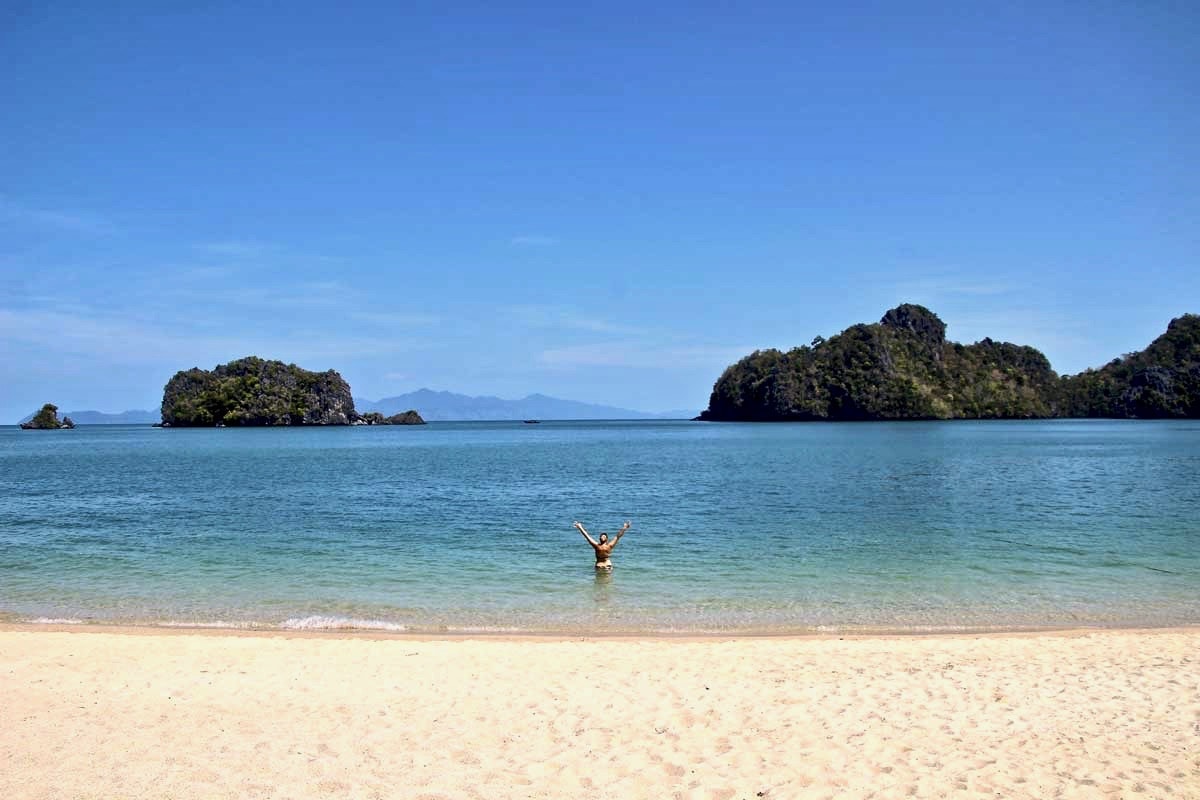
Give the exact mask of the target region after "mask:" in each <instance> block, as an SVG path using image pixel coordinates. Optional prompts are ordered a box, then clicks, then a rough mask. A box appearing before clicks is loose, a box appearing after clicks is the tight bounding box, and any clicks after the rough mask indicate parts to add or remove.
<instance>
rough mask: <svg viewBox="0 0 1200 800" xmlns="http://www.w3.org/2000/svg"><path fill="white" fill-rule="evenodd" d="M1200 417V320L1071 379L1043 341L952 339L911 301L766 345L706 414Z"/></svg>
mask: <svg viewBox="0 0 1200 800" xmlns="http://www.w3.org/2000/svg"><path fill="white" fill-rule="evenodd" d="M1087 416H1091V417H1155V418H1166V417H1197V416H1200V317H1198V316H1196V315H1194V314H1189V315H1185V316H1183V317H1180V318H1178V319H1175V320H1172V321H1171V324H1170V326H1169V327H1168V328H1167V332H1166V333H1164V334H1163V335H1162V336H1160V337H1159V338H1158V339H1156V340H1155V341H1154V342H1153V343H1152V344H1151V345H1150V346H1149V347H1147V348H1146V350H1144V351H1142V352H1140V353H1132V354H1130V355H1127V356H1125V357H1123V358H1119V359H1116V360H1115V361H1113V362H1111V363H1110V364H1108V365H1107V366H1105V367H1103V368H1101V369H1100V370H1088V371H1087V372H1084V373H1081V374H1079V375H1074V376H1068V377H1062V378H1060V377H1059V376H1058V375H1057V374H1056V373H1055V372H1054V370H1053V369H1051V367H1050V362H1049V361H1048V360H1047V359H1046V357H1045V356H1044V355H1042V353H1040V352H1039V351H1037V350H1035V349H1034V348H1032V347H1023V346H1020V345H1015V344H1010V343H1008V342H994V341H992V340H991V339H983V340H982V341H980V342H976V343H975V344H970V345H963V344H957V343H954V342H947V341H946V326H945V324H944V323H943V322H942V321H941V320H940V319H939V318H938V316H937V315H936V314H934V313H933V312H932V311H930V310H929V309H927V308H924V307H922V306H918V305H911V304H905V305H901V306H898V307H896V308H894V309H892V310H890V311H888V312H887V313H886V314H884V315H883V318H882V319H881V320H880V321H879V322H878V323H876V324H874V325H864V324H860V325H853V326H851V327H850V328H847V329H846V330H845V331H843V332H842V333H840V334H838V335H836V336H833V337H830V338H829V339H822V338H821V337H817V338H816V339H814V340H813V344H812V346H805V347H797V348H795V349H793V350H790V351H788V352H786V353H784V352H781V351H779V350H760V351H756V352H754V353H752V354H750V355H748V356H746V357H745V358H743V359H742V360H741V361H739V362H737V363H736V364H734V365H732V366H730V367H729V368H728V369H726V370H725V372H724V374H722V375H721V377H720V378H719V379H718V380H717V382H716V384H715V385H714V386H713V391H712V395H711V397H710V399H709V405H708V409H707V410H706V411H704V412H703V413H702V414H701V415H700V417H698V419H702V420H714V421H721V420H729V421H764V422H771V421H804V420H831V421H838V420H901V419H1025V418H1036V417H1087Z"/></svg>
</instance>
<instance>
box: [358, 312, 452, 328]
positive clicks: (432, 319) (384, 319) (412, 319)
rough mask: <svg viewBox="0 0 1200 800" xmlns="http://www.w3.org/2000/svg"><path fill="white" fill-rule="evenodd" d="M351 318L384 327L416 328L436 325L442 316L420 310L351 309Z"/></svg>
mask: <svg viewBox="0 0 1200 800" xmlns="http://www.w3.org/2000/svg"><path fill="white" fill-rule="evenodd" d="M348 316H349V317H350V319H353V320H358V321H359V322H366V323H370V324H373V325H380V326H383V327H397V328H416V327H424V326H427V325H436V324H438V323H439V322H441V321H442V318H441V317H439V316H437V315H435V314H424V313H420V312H416V313H411V314H410V313H405V312H403V311H351V312H350V313H349V315H348Z"/></svg>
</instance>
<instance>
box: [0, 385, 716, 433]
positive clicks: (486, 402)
mask: <svg viewBox="0 0 1200 800" xmlns="http://www.w3.org/2000/svg"><path fill="white" fill-rule="evenodd" d="M354 407H355V409H356V410H357V411H358V412H359V413H360V414H365V413H367V412H368V411H378V412H379V413H381V414H383V415H385V416H391V415H392V414H398V413H400V412H402V411H408V410H409V409H416V411H417V412H418V413H419V414H420V415H421V417H422V418H423V419H425V420H427V421H438V422H448V421H455V420H461V421H471V420H510V419H545V420H552V419H558V420H562V419H691V418H692V417H694V416H696V414H698V413H699V412H698V411H690V410H681V411H664V412H662V413H659V414H648V413H646V412H645V411H634V410H632V409H629V408H616V407H613V406H604V405H597V404H594V403H580V402H577V401H575V400H561V399H559V398H557V397H547V396H546V395H544V394H531V395H529V396H528V397H523V398H521V399H520V400H504V399H503V398H500V397H486V396H485V397H470V396H468V395H465V394H455V393H453V392H435V391H432V390H430V389H419V390H418V391H415V392H409V393H408V394H402V395H397V396H396V397H385V398H383V399H382V400H365V399H363V398H361V397H356V398H354ZM60 415H61V416H66V417H70V418H71V421H72V422H74V423H75V424H76V425H152V424H153V423H155V422H158V421H159V420H160V419H161V416H162V415H161V413H160V412H159V411H158V410H154V411H140V410H133V411H122V412H121V413H119V414H105V413H104V412H102V411H68V412H67V413H66V414H60ZM31 419H33V414H29V415H28V416H26V417H25V418H23V419H22V420H21V422H28V421H29V420H31Z"/></svg>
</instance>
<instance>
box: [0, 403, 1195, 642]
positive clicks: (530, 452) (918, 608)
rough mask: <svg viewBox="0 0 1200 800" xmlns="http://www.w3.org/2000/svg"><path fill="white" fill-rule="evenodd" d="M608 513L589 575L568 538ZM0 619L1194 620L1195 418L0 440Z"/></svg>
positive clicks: (171, 432) (290, 431) (741, 626)
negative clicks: (611, 543) (603, 566)
mask: <svg viewBox="0 0 1200 800" xmlns="http://www.w3.org/2000/svg"><path fill="white" fill-rule="evenodd" d="M576 520H578V521H580V522H582V523H583V524H584V526H586V528H587V529H588V530H589V531H590V532H591V533H592V535H594V536H595V535H598V534H599V533H600V532H601V531H604V532H608V533H609V534H610V535H611V534H612V533H613V532H614V531H616V530H617V529H618V528H619V526H620V525H621V524H622V523H623V522H625V521H629V522H631V523H632V527H631V528H630V530H629V532H628V533H627V534H626V535H625V537H624V538H623V539H622V541H621V542H620V544H619V545H618V546H617V548H616V549H615V551H614V553H613V564H614V569H613V570H612V571H611V572H607V571H597V570H596V569H595V568H594V566H593V564H594V557H593V553H592V550H591V548H590V546H589V545H588V544H587V542H586V541H584V539H583V537H582V536H581V535H580V534H579V532H578V531H576V530H575V529H574V528H573V527H572V523H573V522H575V521H576ZM0 621H3V622H8V623H33V624H36V623H56V624H79V625H87V624H135V625H153V626H179V627H193V626H194V627H217V628H264V629H318V630H342V629H351V630H352V629H359V630H379V631H412V632H428V633H468V634H483V633H512V634H524V633H528V634H543V633H546V634H566V635H575V634H580V635H584V634H587V635H602V634H647V633H651V634H683V635H687V634H776V633H792V634H794V633H809V632H847V633H855V632H894V633H906V632H936V631H994V630H1023V629H1040V628H1061V627H1090V626H1098V627H1124V626H1128V627H1140V626H1173V625H1189V624H1196V623H1200V423H1198V422H1196V421H1113V420H1046V421H987V422H968V421H954V422H903V423H835V424H828V423H798V424H736V423H701V422H688V421H667V422H664V421H636V422H610V421H605V422H553V421H544V422H542V423H540V424H536V425H532V424H524V423H521V422H496V423H480V422H470V423H448V422H442V423H430V424H428V425H425V426H391V427H340V428H335V427H330V428H255V429H237V428H224V429H160V428H151V427H146V426H108V425H95V426H80V427H79V428H76V429H75V430H73V431H21V430H18V429H17V428H15V427H13V428H4V429H0Z"/></svg>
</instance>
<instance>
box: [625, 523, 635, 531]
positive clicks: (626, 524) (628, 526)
mask: <svg viewBox="0 0 1200 800" xmlns="http://www.w3.org/2000/svg"><path fill="white" fill-rule="evenodd" d="M632 526H633V523H632V522H626V523H625V530H629V529H630V528H631V527H632Z"/></svg>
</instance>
